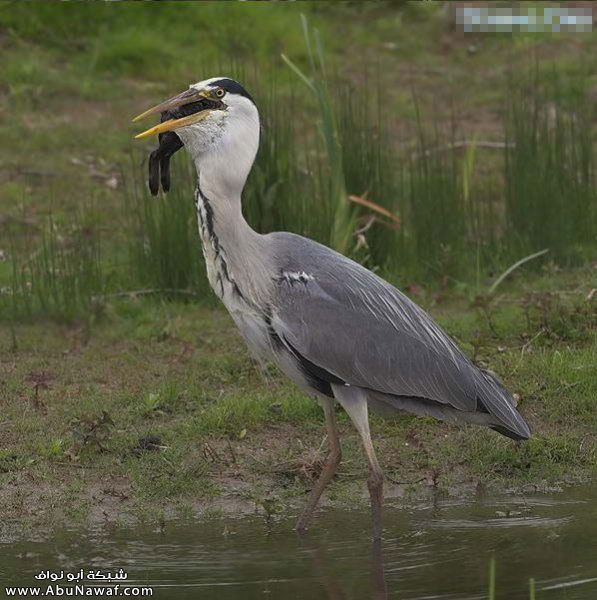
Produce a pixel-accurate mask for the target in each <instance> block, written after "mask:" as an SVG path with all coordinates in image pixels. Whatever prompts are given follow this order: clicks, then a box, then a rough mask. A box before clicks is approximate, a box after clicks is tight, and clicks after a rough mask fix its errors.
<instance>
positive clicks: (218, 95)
mask: <svg viewBox="0 0 597 600" xmlns="http://www.w3.org/2000/svg"><path fill="white" fill-rule="evenodd" d="M225 93H226V92H225V91H224V90H223V89H222V88H218V89H217V90H216V98H223V97H224V94H225Z"/></svg>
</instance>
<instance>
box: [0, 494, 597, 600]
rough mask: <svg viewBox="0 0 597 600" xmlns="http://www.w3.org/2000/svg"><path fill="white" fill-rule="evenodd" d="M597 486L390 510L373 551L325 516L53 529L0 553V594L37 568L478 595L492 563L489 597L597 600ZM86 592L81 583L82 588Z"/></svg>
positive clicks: (31, 578)
mask: <svg viewBox="0 0 597 600" xmlns="http://www.w3.org/2000/svg"><path fill="white" fill-rule="evenodd" d="M596 494H597V488H596V487H584V488H576V489H571V490H569V491H566V492H562V493H555V494H552V495H525V496H516V497H513V496H507V497H485V498H483V497H478V498H475V499H474V500H471V501H462V500H450V499H444V500H442V499H438V500H436V501H434V502H425V503H419V504H412V505H402V504H397V503H396V504H389V505H388V506H386V512H385V519H384V524H385V530H384V539H383V542H382V544H381V548H379V547H374V546H373V545H372V544H371V542H370V539H369V535H370V529H369V513H368V511H367V510H365V509H364V507H360V508H359V509H358V510H338V509H328V510H324V511H322V512H321V513H320V515H319V518H318V520H317V523H316V526H315V528H314V529H313V530H312V532H311V533H309V534H308V535H307V536H303V537H299V536H297V535H296V534H295V533H294V531H293V529H292V527H293V521H292V520H291V519H281V520H277V521H275V522H273V523H267V522H266V521H265V520H264V519H263V518H262V517H258V516H251V517H243V518H236V519H235V518H230V517H226V518H221V519H215V520H212V521H208V522H196V521H195V522H187V523H177V524H167V525H166V526H165V528H164V529H163V530H162V531H160V530H153V529H150V528H142V527H136V528H120V527H119V528H114V527H98V528H94V529H91V530H82V529H73V530H62V531H60V532H58V533H54V534H52V535H51V536H47V537H43V536H42V537H41V538H40V539H37V540H35V539H34V540H31V539H30V540H17V541H15V540H12V541H5V543H3V544H0V580H1V588H0V594H3V593H4V587H5V586H6V585H11V584H12V585H17V584H18V585H26V586H30V585H35V584H36V581H35V575H36V574H38V573H39V571H40V570H42V569H49V570H55V571H60V570H63V571H65V572H66V571H70V572H75V571H77V570H78V569H80V568H84V569H86V570H87V569H103V570H113V571H114V572H115V571H116V570H117V569H119V568H122V569H124V570H125V571H126V572H127V574H128V579H127V580H126V585H132V586H151V588H152V589H153V596H152V597H153V598H168V599H169V598H173V599H179V598H180V599H186V598H200V599H212V598H213V599H218V600H231V599H235V600H237V599H243V600H244V599H247V600H250V599H253V598H276V599H277V598H282V599H284V600H291V599H301V600H302V599H305V598H306V599H313V600H316V599H320V598H321V599H327V598H329V599H333V600H348V599H355V600H356V599H358V600H361V599H363V600H365V599H371V598H375V599H381V598H401V599H402V600H415V599H417V600H423V599H425V600H428V599H446V600H447V599H453V600H456V599H458V600H469V599H471V600H472V599H478V598H486V597H487V574H488V566H489V562H490V560H491V557H492V556H494V557H495V564H496V588H497V598H498V599H499V598H503V599H509V600H517V599H522V598H525V599H526V598H528V597H529V596H528V580H529V578H530V577H533V578H535V580H536V585H537V600H543V599H544V600H555V599H557V600H560V599H565V600H581V599H582V600H589V599H591V600H593V599H597V541H596V540H597V500H596ZM88 583H89V582H88Z"/></svg>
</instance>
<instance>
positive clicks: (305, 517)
mask: <svg viewBox="0 0 597 600" xmlns="http://www.w3.org/2000/svg"><path fill="white" fill-rule="evenodd" d="M322 402H323V413H324V415H325V425H326V428H327V432H328V443H329V446H330V450H329V453H328V455H327V458H326V460H325V464H324V465H323V470H322V471H321V475H320V476H319V479H318V480H317V482H316V483H315V486H314V487H313V489H312V490H311V494H310V495H309V499H308V500H307V504H306V505H305V508H304V509H303V513H302V514H301V516H300V517H299V520H298V521H297V524H296V529H297V531H306V530H307V528H308V527H309V524H310V523H311V519H312V518H313V511H314V510H315V507H316V506H317V502H319V498H320V497H321V494H322V492H323V490H324V489H325V487H326V486H327V484H328V483H329V482H330V481H331V480H332V477H333V476H334V475H335V473H336V471H337V470H338V465H339V464H340V460H341V458H342V450H341V448H340V437H339V435H338V424H337V423H336V414H335V413H334V400H333V399H332V398H330V399H327V398H326V399H325V400H323V401H322Z"/></svg>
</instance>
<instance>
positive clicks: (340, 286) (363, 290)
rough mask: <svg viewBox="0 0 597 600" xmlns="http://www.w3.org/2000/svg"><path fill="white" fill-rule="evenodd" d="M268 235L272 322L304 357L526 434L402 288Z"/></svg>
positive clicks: (304, 243)
mask: <svg viewBox="0 0 597 600" xmlns="http://www.w3.org/2000/svg"><path fill="white" fill-rule="evenodd" d="M271 235H272V238H273V240H274V248H275V249H276V252H277V255H276V261H277V264H279V265H281V271H280V275H279V277H277V279H276V285H275V290H274V297H273V300H272V326H273V327H274V329H275V330H276V332H277V334H278V335H279V336H280V337H281V338H282V339H285V340H287V342H288V343H289V344H290V345H291V346H292V347H293V348H295V349H296V351H298V352H299V353H300V354H301V355H302V356H304V357H305V358H306V359H307V360H309V361H310V362H311V363H313V364H314V365H317V366H318V367H320V368H321V369H324V370H325V371H327V372H329V373H331V374H332V375H333V376H335V377H337V378H338V379H340V380H342V381H345V382H346V383H348V384H350V385H356V386H360V387H364V388H368V389H371V390H374V391H376V392H381V393H385V394H392V395H395V396H405V397H410V398H421V399H426V400H431V401H434V402H437V403H440V404H446V405H449V406H451V407H453V408H455V409H458V410H461V411H466V412H475V411H482V412H489V413H490V414H493V415H494V416H495V417H496V418H497V419H498V420H499V422H500V423H501V424H503V425H504V426H505V427H506V428H508V429H511V430H512V431H514V432H516V433H517V434H519V435H521V436H523V437H528V433H529V432H528V427H527V425H526V423H525V422H524V421H523V419H522V417H520V415H519V414H518V412H517V411H516V410H515V408H514V406H513V401H512V399H511V397H510V395H509V394H508V392H506V390H505V389H504V388H503V387H502V386H501V385H500V384H499V382H497V381H496V380H495V379H494V378H493V377H491V376H489V375H487V374H486V373H484V372H483V371H482V370H480V369H479V368H478V367H476V366H475V365H474V364H473V363H472V362H471V361H470V360H469V359H468V358H467V357H466V356H465V355H464V354H463V353H462V352H461V351H460V350H459V348H458V347H457V346H456V345H455V343H454V342H453V341H452V340H451V339H450V337H449V336H448V335H447V334H446V333H445V332H444V331H443V330H442V329H441V328H440V327H439V326H438V325H437V324H436V323H435V322H434V321H433V320H432V319H431V318H430V317H429V316H428V315H427V314H426V313H425V312H424V311H423V310H422V309H421V308H419V307H418V306H417V305H416V304H414V303H413V302H412V301H411V300H409V299H408V298H407V297H406V296H405V295H404V294H402V293H401V292H400V291H399V290H397V289H396V288H395V287H393V286H392V285H390V284H389V283H387V282H386V281H384V280H383V279H381V278H380V277H378V276H377V275H375V274H374V273H372V272H371V271H368V270H367V269H365V268H364V267H362V266H361V265H359V264H357V263H355V262H354V261H351V260H350V259H348V258H346V257H344V256H342V255H340V254H338V253H336V252H334V251H333V250H330V249H329V248H326V247H325V246H321V245H319V244H317V243H315V242H312V241H311V240H307V239H306V238H302V237H300V236H295V235H293V234H271ZM297 274H299V275H300V274H302V275H301V276H297Z"/></svg>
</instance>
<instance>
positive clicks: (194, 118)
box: [135, 110, 211, 140]
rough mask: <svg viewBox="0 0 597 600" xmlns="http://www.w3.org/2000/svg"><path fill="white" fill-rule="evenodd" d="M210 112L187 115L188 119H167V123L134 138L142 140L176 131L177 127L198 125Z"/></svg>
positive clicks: (151, 128)
mask: <svg viewBox="0 0 597 600" xmlns="http://www.w3.org/2000/svg"><path fill="white" fill-rule="evenodd" d="M210 112H211V111H209V110H203V111H201V112H198V113H195V114H192V115H189V116H188V117H182V118H181V119H169V120H168V121H164V122H163V123H160V124H159V125H155V126H154V127H150V128H149V129H147V130H145V131H143V132H142V133H138V134H137V135H136V136H135V139H136V140H142V139H143V138H146V137H150V136H152V135H157V134H158V133H164V132H165V131H173V130H174V129H178V128H179V127H184V126H185V125H192V124H193V123H199V121H203V119H205V118H206V117H208V116H209V113H210Z"/></svg>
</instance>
